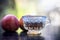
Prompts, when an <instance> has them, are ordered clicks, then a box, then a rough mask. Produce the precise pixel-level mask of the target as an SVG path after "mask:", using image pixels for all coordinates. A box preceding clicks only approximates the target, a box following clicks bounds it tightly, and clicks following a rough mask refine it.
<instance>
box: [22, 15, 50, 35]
mask: <svg viewBox="0 0 60 40" xmlns="http://www.w3.org/2000/svg"><path fill="white" fill-rule="evenodd" d="M22 18H23V25H24V28H25V29H26V30H28V32H27V34H40V31H41V30H42V29H43V28H44V27H45V26H47V25H48V24H49V23H50V20H49V19H48V18H47V17H46V16H23V17H22Z"/></svg>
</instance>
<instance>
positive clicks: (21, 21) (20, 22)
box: [19, 15, 31, 31]
mask: <svg viewBox="0 0 60 40" xmlns="http://www.w3.org/2000/svg"><path fill="white" fill-rule="evenodd" d="M25 16H31V15H25ZM19 25H20V28H21V29H22V30H23V31H27V30H26V29H25V28H24V25H23V19H22V17H21V19H20V20H19Z"/></svg>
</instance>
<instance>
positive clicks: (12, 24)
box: [1, 15, 19, 31]
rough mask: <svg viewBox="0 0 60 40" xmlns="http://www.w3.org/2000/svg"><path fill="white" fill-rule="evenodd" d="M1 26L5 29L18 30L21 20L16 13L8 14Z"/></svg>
mask: <svg viewBox="0 0 60 40" xmlns="http://www.w3.org/2000/svg"><path fill="white" fill-rule="evenodd" d="M1 26H2V28H3V29H4V30H5V31H16V30H17V29H18V27H19V22H18V19H17V18H16V17H15V16H14V15H6V16H5V17H3V19H2V20H1Z"/></svg>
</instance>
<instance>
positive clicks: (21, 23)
mask: <svg viewBox="0 0 60 40" xmlns="http://www.w3.org/2000/svg"><path fill="white" fill-rule="evenodd" d="M19 24H20V28H21V29H22V30H23V31H24V30H26V29H25V28H24V26H23V19H22V18H21V19H20V20H19Z"/></svg>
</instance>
